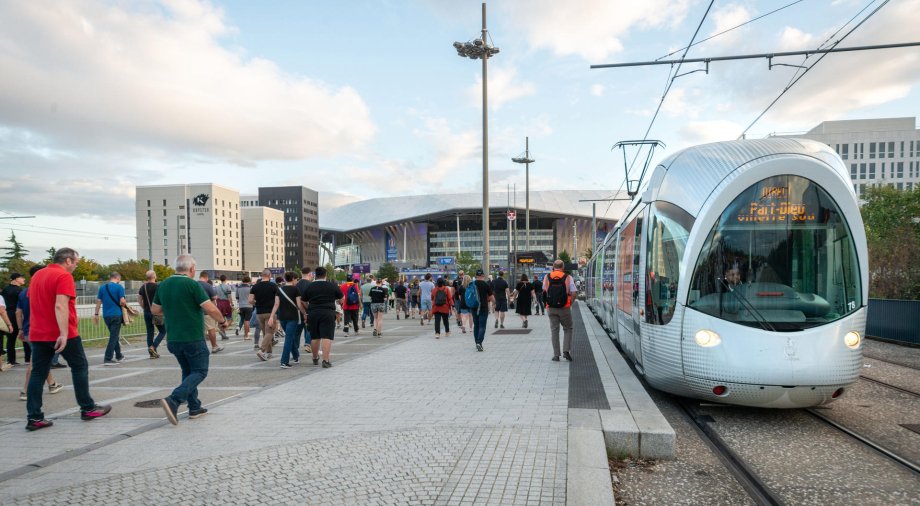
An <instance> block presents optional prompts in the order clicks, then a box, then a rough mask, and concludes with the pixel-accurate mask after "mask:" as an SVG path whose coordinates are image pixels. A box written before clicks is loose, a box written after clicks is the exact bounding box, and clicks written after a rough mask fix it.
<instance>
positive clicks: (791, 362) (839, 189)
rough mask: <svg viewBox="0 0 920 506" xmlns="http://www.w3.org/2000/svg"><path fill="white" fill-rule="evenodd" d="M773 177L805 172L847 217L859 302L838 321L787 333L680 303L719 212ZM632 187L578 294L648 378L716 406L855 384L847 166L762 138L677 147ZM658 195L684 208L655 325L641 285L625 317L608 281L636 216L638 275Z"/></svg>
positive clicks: (862, 243) (858, 315)
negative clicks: (686, 223)
mask: <svg viewBox="0 0 920 506" xmlns="http://www.w3.org/2000/svg"><path fill="white" fill-rule="evenodd" d="M774 176H799V177H804V178H807V179H808V180H810V181H811V182H813V183H814V184H816V185H817V186H818V187H820V188H821V189H823V190H824V191H826V192H827V194H829V195H830V196H831V198H832V199H833V202H834V203H836V205H837V207H838V209H839V213H840V214H841V215H842V216H843V217H844V218H845V220H846V221H845V224H846V225H848V227H849V233H850V235H851V237H852V238H851V240H852V242H853V243H854V245H855V256H856V261H857V263H858V269H859V273H858V282H859V283H860V285H859V299H860V300H859V301H858V302H857V303H858V307H856V308H855V309H854V310H852V311H850V312H849V313H848V314H846V315H845V316H843V317H840V318H838V319H835V320H833V321H830V322H829V323H823V324H819V325H817V326H813V327H808V328H803V329H801V330H797V331H785V332H777V331H772V330H765V328H766V327H764V328H758V327H755V326H749V325H742V324H739V323H736V322H733V321H730V320H726V319H721V318H718V317H715V316H711V315H710V314H707V313H705V312H701V311H699V310H697V309H694V308H692V307H690V306H688V305H687V304H688V295H690V284H691V276H692V275H693V274H694V272H693V271H694V268H695V265H696V263H697V259H698V257H699V256H700V255H701V252H702V250H703V248H704V243H705V241H706V240H707V237H708V236H709V235H710V232H711V231H713V230H714V226H715V225H716V224H717V222H718V221H719V219H720V216H721V215H722V213H723V211H725V210H726V208H727V207H728V206H729V205H730V204H731V203H732V202H733V201H734V200H735V199H736V197H739V195H740V194H741V193H742V192H744V191H745V190H746V189H748V188H749V187H752V185H755V184H757V183H758V182H761V181H764V180H766V179H768V178H770V177H774ZM639 195H640V197H641V198H637V199H636V200H635V201H634V202H633V203H632V204H631V205H630V207H629V208H628V209H627V211H626V214H625V215H624V216H623V218H622V219H621V221H620V222H618V224H617V228H616V229H615V230H614V231H612V232H611V233H610V234H608V237H607V238H606V239H605V241H604V243H603V246H599V247H598V251H597V252H596V253H595V257H594V258H592V261H591V263H590V264H589V276H588V277H589V282H588V288H587V289H588V292H589V293H588V294H587V299H588V302H589V306H590V307H591V309H592V310H593V311H594V312H595V313H596V314H597V316H598V317H599V319H600V321H601V322H602V324H603V325H604V327H605V328H606V329H607V330H608V331H609V332H610V333H611V335H612V337H613V338H614V340H615V341H616V342H617V343H618V345H619V346H620V348H621V349H622V350H623V351H624V353H625V354H626V355H627V356H628V357H629V358H630V359H631V360H632V361H633V362H634V364H635V365H636V367H637V369H638V370H639V371H640V373H642V374H644V376H645V378H646V380H647V381H648V382H649V384H650V385H652V386H653V387H655V388H658V389H660V390H664V391H667V392H671V393H674V394H678V395H684V396H691V397H695V398H700V399H707V400H712V401H715V402H723V403H730V404H740V405H748V406H763V407H778V408H789V407H804V406H814V405H818V404H823V403H826V402H829V401H831V400H832V397H831V396H832V394H833V393H834V392H835V391H837V390H838V389H840V388H843V387H846V386H848V385H850V384H852V383H853V382H855V381H856V379H857V377H858V375H859V369H860V367H861V363H862V347H861V345H860V346H858V347H856V349H851V348H850V347H848V346H846V345H845V344H844V342H843V340H844V336H845V335H846V334H847V333H848V332H851V331H855V332H858V333H859V335H860V336H862V335H864V330H865V319H866V305H867V303H868V292H867V286H868V268H867V265H866V264H867V258H868V254H867V249H866V240H865V232H864V228H863V223H862V219H861V217H860V214H859V207H858V203H857V201H856V197H855V194H854V192H853V189H852V186H851V182H850V178H849V174H848V172H847V170H846V168H845V166H844V164H843V162H842V161H841V160H840V158H839V157H838V156H837V155H836V153H834V152H833V151H832V150H831V149H830V148H829V147H828V146H826V145H824V144H821V143H818V142H814V141H809V140H799V139H777V138H773V139H762V140H744V141H730V142H720V143H714V144H707V145H702V146H697V147H693V148H688V149H685V150H683V151H681V152H678V153H676V154H674V155H672V156H670V157H668V158H667V159H665V160H664V161H662V163H661V164H659V165H658V166H657V167H656V168H655V169H654V170H653V171H652V173H651V175H650V176H649V178H648V181H647V184H646V185H645V186H644V187H643V189H642V190H641V191H640V193H639ZM662 202H663V203H668V204H673V205H675V206H677V207H679V208H680V209H682V210H684V211H686V213H688V214H689V215H690V216H691V217H692V218H693V224H692V227H691V229H690V231H689V233H688V235H687V238H686V245H685V247H684V251H683V256H682V258H680V260H679V271H680V272H679V281H678V283H677V288H676V304H675V305H674V307H673V315H672V316H671V319H670V321H669V322H667V323H665V324H655V323H648V322H647V321H646V319H645V318H644V317H643V316H644V311H643V309H642V307H643V303H644V301H646V300H647V299H646V295H647V294H646V293H645V292H646V282H638V281H636V280H630V281H629V282H633V283H636V284H637V285H638V286H637V287H636V288H634V294H633V297H634V298H633V300H634V304H633V305H632V311H631V314H628V313H626V312H624V311H623V310H621V309H618V306H617V301H618V299H619V298H620V297H622V296H623V295H625V294H621V293H620V290H621V287H622V286H623V285H622V284H621V283H620V282H619V281H621V280H624V279H626V278H623V275H624V273H623V272H620V270H619V269H620V267H621V266H622V261H621V260H622V254H623V252H620V251H618V248H619V247H620V243H621V241H620V237H619V236H620V235H621V234H622V233H623V232H624V230H625V229H626V227H627V226H628V225H629V224H630V222H634V221H635V217H637V216H644V219H642V220H641V225H640V226H641V227H642V231H641V234H640V235H638V236H637V237H638V238H639V239H638V242H639V243H640V245H639V246H638V247H636V246H633V248H635V250H634V251H635V252H639V258H640V259H641V261H640V263H639V264H638V269H637V270H634V271H633V273H632V274H636V273H638V274H639V275H640V276H642V278H643V279H644V278H645V276H646V275H647V266H646V261H647V254H648V252H647V251H646V247H647V246H646V243H647V242H648V241H647V238H648V237H647V230H646V229H647V228H648V226H649V221H650V220H649V219H648V218H649V214H650V210H649V209H650V206H655V205H656V204H657V203H662ZM630 254H631V253H630ZM611 255H613V257H611ZM631 255H632V254H631ZM634 269H635V268H634ZM611 270H612V271H613V272H612V273H611ZM625 274H626V275H627V276H629V275H630V273H629V272H626V273H625ZM646 281H647V280H646ZM626 282H627V281H625V280H624V281H623V283H626ZM635 292H637V293H635ZM637 307H638V310H637ZM700 329H706V330H709V331H713V332H716V333H717V334H718V335H719V336H721V342H720V344H718V345H717V346H714V347H703V346H700V345H698V344H697V343H696V342H695V339H694V334H695V333H696V332H697V331H698V330H700ZM718 385H721V386H723V387H725V388H726V391H725V393H724V394H723V395H716V394H715V393H713V388H714V387H715V386H718Z"/></svg>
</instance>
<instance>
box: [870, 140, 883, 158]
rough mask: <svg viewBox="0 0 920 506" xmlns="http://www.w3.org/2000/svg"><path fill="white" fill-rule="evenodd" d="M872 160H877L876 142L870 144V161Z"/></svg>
mask: <svg viewBox="0 0 920 506" xmlns="http://www.w3.org/2000/svg"><path fill="white" fill-rule="evenodd" d="M883 145H884V143H883ZM872 158H875V143H874V142H870V143H869V159H872Z"/></svg>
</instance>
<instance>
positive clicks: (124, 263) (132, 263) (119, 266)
mask: <svg viewBox="0 0 920 506" xmlns="http://www.w3.org/2000/svg"><path fill="white" fill-rule="evenodd" d="M149 266H150V264H149V263H148V262H147V260H118V261H117V262H115V263H113V264H109V265H106V266H105V268H104V270H105V271H106V272H105V273H104V274H105V276H106V277H108V274H110V273H112V272H118V273H119V274H121V279H123V280H125V281H143V280H144V279H146V278H147V270H148V269H147V268H148V267H149ZM154 272H156V270H154Z"/></svg>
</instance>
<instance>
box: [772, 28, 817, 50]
mask: <svg viewBox="0 0 920 506" xmlns="http://www.w3.org/2000/svg"><path fill="white" fill-rule="evenodd" d="M814 40H815V36H814V35H812V34H810V33H806V32H803V31H802V30H799V29H798V28H793V27H791V26H787V27H786V28H784V29H783V33H782V34H781V35H780V36H779V50H780V51H801V50H803V49H810V48H811V47H812V44H813V43H814Z"/></svg>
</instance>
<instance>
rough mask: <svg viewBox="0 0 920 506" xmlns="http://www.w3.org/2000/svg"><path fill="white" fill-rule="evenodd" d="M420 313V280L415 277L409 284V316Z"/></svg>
mask: <svg viewBox="0 0 920 506" xmlns="http://www.w3.org/2000/svg"><path fill="white" fill-rule="evenodd" d="M416 314H419V310H418V281H417V280H415V279H413V280H412V284H410V285H409V316H411V317H412V318H415V315H416Z"/></svg>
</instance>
